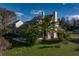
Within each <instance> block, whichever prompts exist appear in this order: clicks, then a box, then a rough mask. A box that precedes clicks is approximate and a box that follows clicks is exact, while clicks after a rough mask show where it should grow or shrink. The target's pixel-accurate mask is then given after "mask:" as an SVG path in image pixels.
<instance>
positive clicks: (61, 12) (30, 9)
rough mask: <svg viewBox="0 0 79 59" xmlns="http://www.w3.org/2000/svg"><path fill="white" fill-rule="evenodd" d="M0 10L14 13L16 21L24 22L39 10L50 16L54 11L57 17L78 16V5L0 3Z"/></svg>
mask: <svg viewBox="0 0 79 59" xmlns="http://www.w3.org/2000/svg"><path fill="white" fill-rule="evenodd" d="M0 8H6V9H8V10H11V11H14V12H15V13H16V14H17V18H18V19H21V20H25V21H26V20H29V19H31V18H32V17H34V16H36V15H37V14H38V12H39V11H41V10H42V11H44V12H45V13H46V14H51V13H52V12H53V11H54V10H55V11H57V12H58V17H64V16H69V15H79V4H77V3H76V4H74V3H71V4H67V3H57V4H56V3H55V4H54V3H51V4H49V3H44V4H42V3H40V4H39V3H37V4H36V3H35V4H32V3H23V4H22V3H17V4H15V3H13V4H12V3H7V4H5V3H4V4H3V3H2V4H1V3H0Z"/></svg>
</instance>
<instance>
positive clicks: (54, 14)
mask: <svg viewBox="0 0 79 59" xmlns="http://www.w3.org/2000/svg"><path fill="white" fill-rule="evenodd" d="M53 20H54V22H55V24H54V26H55V28H54V31H55V32H54V33H53V35H54V36H53V38H54V39H57V38H58V35H57V27H58V24H57V22H58V19H57V12H56V11H54V12H53Z"/></svg>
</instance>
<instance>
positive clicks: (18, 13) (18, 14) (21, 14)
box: [15, 12, 24, 16]
mask: <svg viewBox="0 0 79 59" xmlns="http://www.w3.org/2000/svg"><path fill="white" fill-rule="evenodd" d="M15 14H16V15H17V16H23V15H24V14H23V13H21V12H15Z"/></svg>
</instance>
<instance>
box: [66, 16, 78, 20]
mask: <svg viewBox="0 0 79 59" xmlns="http://www.w3.org/2000/svg"><path fill="white" fill-rule="evenodd" d="M66 17H68V20H72V19H73V18H74V19H75V20H78V19H79V15H70V16H66Z"/></svg>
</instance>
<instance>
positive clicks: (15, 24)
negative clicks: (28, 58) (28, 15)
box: [11, 20, 24, 33]
mask: <svg viewBox="0 0 79 59" xmlns="http://www.w3.org/2000/svg"><path fill="white" fill-rule="evenodd" d="M23 24H24V22H23V21H21V20H17V21H15V22H13V23H12V24H11V27H12V29H13V30H12V32H14V33H16V32H17V31H18V28H19V27H21V26H22V25H23Z"/></svg>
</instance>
